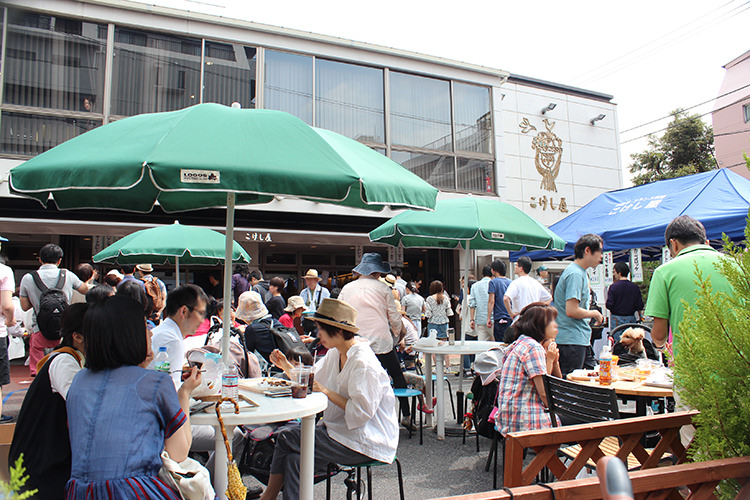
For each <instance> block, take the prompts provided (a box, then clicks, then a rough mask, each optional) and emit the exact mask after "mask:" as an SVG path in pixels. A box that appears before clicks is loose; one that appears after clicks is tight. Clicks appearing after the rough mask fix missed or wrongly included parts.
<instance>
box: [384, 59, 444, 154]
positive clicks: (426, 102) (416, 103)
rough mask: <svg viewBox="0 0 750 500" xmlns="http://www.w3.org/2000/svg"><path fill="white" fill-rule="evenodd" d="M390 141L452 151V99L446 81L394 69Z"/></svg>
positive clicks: (391, 77)
mask: <svg viewBox="0 0 750 500" xmlns="http://www.w3.org/2000/svg"><path fill="white" fill-rule="evenodd" d="M390 84H391V129H392V132H391V142H392V143H393V144H398V145H402V146H416V147H419V148H425V149H437V150H441V151H450V150H451V149H452V145H451V101H450V86H449V84H448V82H447V81H444V80H436V79H434V78H425V77H422V76H414V75H406V74H403V73H397V72H395V71H392V72H391V73H390Z"/></svg>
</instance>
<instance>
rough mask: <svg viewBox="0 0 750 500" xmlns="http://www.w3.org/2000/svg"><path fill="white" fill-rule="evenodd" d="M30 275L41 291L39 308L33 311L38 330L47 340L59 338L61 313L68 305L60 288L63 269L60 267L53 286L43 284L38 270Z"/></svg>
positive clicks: (63, 273) (63, 283) (62, 285)
mask: <svg viewBox="0 0 750 500" xmlns="http://www.w3.org/2000/svg"><path fill="white" fill-rule="evenodd" d="M31 276H32V277H33V278H34V283H35V284H36V287H37V288H38V289H39V291H40V292H42V293H41V295H40V296H39V308H38V309H37V310H36V311H35V312H36V324H37V326H38V327H39V331H40V332H41V333H42V335H43V336H44V338H46V339H47V340H60V327H61V323H62V313H63V311H65V309H66V308H67V307H68V297H66V296H65V293H64V292H63V290H62V289H63V287H64V286H65V269H60V274H59V275H58V277H57V283H55V286H54V287H53V288H49V287H47V285H45V284H44V282H43V281H42V277H41V275H40V274H39V271H34V272H33V273H31Z"/></svg>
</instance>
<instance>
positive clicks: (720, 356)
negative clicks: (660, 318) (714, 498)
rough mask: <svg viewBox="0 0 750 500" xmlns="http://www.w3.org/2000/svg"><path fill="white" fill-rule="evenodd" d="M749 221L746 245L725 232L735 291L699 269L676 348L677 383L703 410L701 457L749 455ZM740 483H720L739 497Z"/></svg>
mask: <svg viewBox="0 0 750 500" xmlns="http://www.w3.org/2000/svg"><path fill="white" fill-rule="evenodd" d="M749 243H750V222H748V225H747V226H746V228H745V242H744V246H736V245H734V244H733V243H731V242H730V241H729V240H728V238H726V236H725V238H724V248H725V250H726V256H725V258H724V259H722V261H721V263H720V264H718V266H717V267H718V271H719V272H720V273H721V274H722V275H724V276H725V277H726V278H727V280H728V281H729V283H730V284H731V286H732V291H733V293H731V294H726V293H719V292H714V291H713V290H712V288H711V282H710V279H708V278H707V277H704V276H702V275H701V273H700V272H696V275H697V280H696V283H697V284H698V286H699V297H698V300H697V301H696V303H695V304H693V305H689V306H688V307H687V308H686V313H685V317H684V319H683V320H682V322H681V323H680V342H679V345H677V346H676V349H675V353H674V355H675V358H674V361H675V363H674V373H675V381H674V383H675V389H676V390H677V391H678V393H679V395H680V397H681V398H682V399H684V401H685V403H686V404H687V405H688V406H690V407H691V408H695V409H697V410H699V411H700V415H699V416H698V417H697V418H696V423H697V430H696V433H695V438H694V439H693V443H692V445H691V453H692V457H693V458H694V459H696V460H714V459H720V458H730V457H741V456H747V455H750V376H749V375H748V374H750V314H748V305H749V304H750V251H748V250H747V248H748V246H747V245H748V244H749ZM738 491H739V487H738V485H737V484H736V483H731V482H725V483H724V484H722V485H721V487H720V492H721V496H722V497H723V498H735V496H736V495H737V493H738Z"/></svg>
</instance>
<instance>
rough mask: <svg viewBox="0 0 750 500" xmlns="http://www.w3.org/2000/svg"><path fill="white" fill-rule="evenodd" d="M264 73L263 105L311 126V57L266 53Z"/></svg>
mask: <svg viewBox="0 0 750 500" xmlns="http://www.w3.org/2000/svg"><path fill="white" fill-rule="evenodd" d="M265 73H266V77H265V78H266V82H265V84H264V87H263V88H264V92H265V94H264V96H263V99H264V103H263V106H264V107H265V108H266V109H276V110H279V111H286V112H287V113H291V114H293V115H294V116H296V117H298V118H299V119H300V120H302V121H304V122H306V123H308V124H310V125H312V122H313V121H312V119H313V116H312V91H313V89H312V86H313V60H312V57H308V56H301V55H298V54H288V53H286V52H276V51H273V50H267V51H266V64H265Z"/></svg>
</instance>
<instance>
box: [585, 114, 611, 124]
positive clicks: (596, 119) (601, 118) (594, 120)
mask: <svg viewBox="0 0 750 500" xmlns="http://www.w3.org/2000/svg"><path fill="white" fill-rule="evenodd" d="M606 116H607V115H605V114H604V113H602V114H600V115H599V116H595V117H593V118H592V119H591V120H589V121H590V122H591V125H593V124H595V123H596V122H598V121H601V120H604V118H605V117H606Z"/></svg>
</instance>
